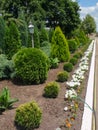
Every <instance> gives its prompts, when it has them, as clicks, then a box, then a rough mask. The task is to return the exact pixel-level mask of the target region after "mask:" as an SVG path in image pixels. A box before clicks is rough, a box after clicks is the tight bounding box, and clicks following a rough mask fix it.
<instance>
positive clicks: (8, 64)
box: [0, 54, 14, 79]
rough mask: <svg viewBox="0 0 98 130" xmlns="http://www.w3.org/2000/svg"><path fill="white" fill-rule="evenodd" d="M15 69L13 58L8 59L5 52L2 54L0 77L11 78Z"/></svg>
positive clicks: (0, 57)
mask: <svg viewBox="0 0 98 130" xmlns="http://www.w3.org/2000/svg"><path fill="white" fill-rule="evenodd" d="M13 70H14V66H13V63H12V61H11V60H8V59H7V57H6V56H5V55H4V54H1V55H0V79H9V78H10V77H11V74H12V72H13Z"/></svg>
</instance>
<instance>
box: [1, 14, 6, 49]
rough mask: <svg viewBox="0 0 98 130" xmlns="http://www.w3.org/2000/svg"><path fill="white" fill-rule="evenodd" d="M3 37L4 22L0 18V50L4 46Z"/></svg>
mask: <svg viewBox="0 0 98 130" xmlns="http://www.w3.org/2000/svg"><path fill="white" fill-rule="evenodd" d="M4 37H5V22H4V19H3V18H2V16H0V48H1V49H2V46H3V44H4Z"/></svg>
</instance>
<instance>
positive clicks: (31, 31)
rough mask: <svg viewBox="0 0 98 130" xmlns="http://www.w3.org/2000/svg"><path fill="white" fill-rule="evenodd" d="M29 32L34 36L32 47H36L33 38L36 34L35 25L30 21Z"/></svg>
mask: <svg viewBox="0 0 98 130" xmlns="http://www.w3.org/2000/svg"><path fill="white" fill-rule="evenodd" d="M28 28H29V32H30V34H31V37H32V48H34V39H33V34H34V25H33V24H32V22H30V23H29V26H28Z"/></svg>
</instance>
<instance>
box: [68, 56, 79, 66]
mask: <svg viewBox="0 0 98 130" xmlns="http://www.w3.org/2000/svg"><path fill="white" fill-rule="evenodd" d="M69 62H70V63H72V64H73V65H76V64H77V62H78V59H77V58H75V57H72V58H71V59H70V61H69Z"/></svg>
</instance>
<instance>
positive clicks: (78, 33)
mask: <svg viewBox="0 0 98 130" xmlns="http://www.w3.org/2000/svg"><path fill="white" fill-rule="evenodd" d="M74 36H77V37H78V40H79V42H80V46H83V45H85V44H86V43H88V41H89V39H88V37H87V36H86V34H85V33H84V31H82V30H80V29H77V30H75V31H74Z"/></svg>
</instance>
